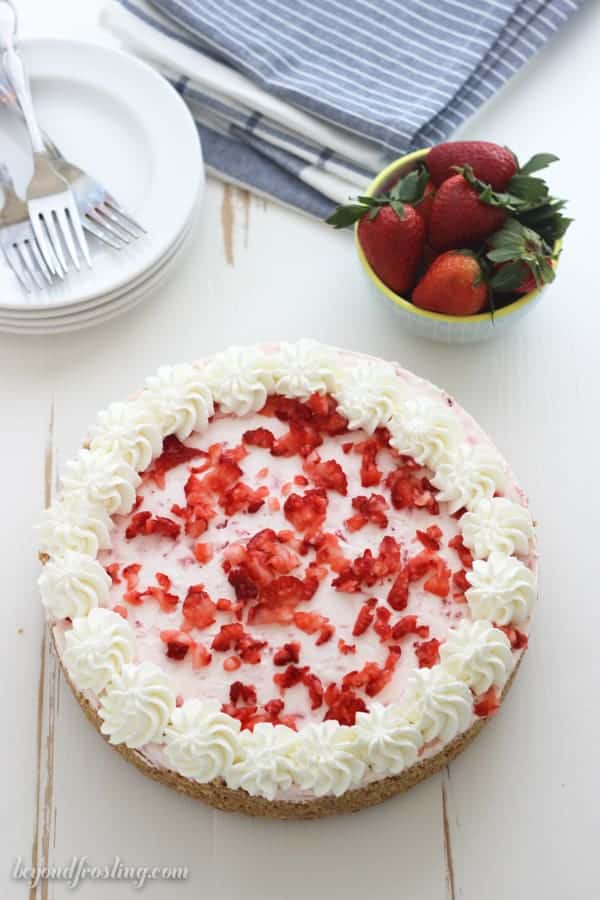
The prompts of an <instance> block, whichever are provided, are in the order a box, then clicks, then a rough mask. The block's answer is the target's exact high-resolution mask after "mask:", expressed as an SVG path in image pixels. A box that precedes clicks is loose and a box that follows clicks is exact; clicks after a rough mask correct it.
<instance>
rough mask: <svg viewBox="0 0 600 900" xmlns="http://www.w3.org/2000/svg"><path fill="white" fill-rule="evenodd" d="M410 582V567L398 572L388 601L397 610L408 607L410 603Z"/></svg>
mask: <svg viewBox="0 0 600 900" xmlns="http://www.w3.org/2000/svg"><path fill="white" fill-rule="evenodd" d="M408 582H409V575H408V569H407V568H406V567H405V568H403V569H401V570H400V572H398V574H397V576H396V580H395V581H394V583H393V585H392V587H391V588H390V592H389V594H388V595H387V602H388V603H389V604H390V606H391V607H392V609H395V610H396V612H400V611H401V610H403V609H406V607H407V605H408Z"/></svg>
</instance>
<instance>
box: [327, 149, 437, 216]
mask: <svg viewBox="0 0 600 900" xmlns="http://www.w3.org/2000/svg"><path fill="white" fill-rule="evenodd" d="M428 181H429V173H428V171H427V169H426V168H425V166H424V165H423V164H422V163H419V165H418V166H417V167H416V168H415V169H413V170H412V171H410V172H409V173H408V174H407V175H405V176H404V177H403V178H399V179H398V181H397V182H396V183H395V184H394V185H393V187H392V188H390V190H389V191H387V192H386V193H385V194H381V195H380V196H378V197H368V196H361V197H357V198H356V199H357V202H356V203H349V204H347V205H346V206H338V208H337V209H336V210H335V211H334V212H333V213H332V214H331V215H330V216H329V218H328V219H325V221H326V223H327V224H328V225H333V227H334V228H347V227H348V226H349V225H354V223H355V222H358V220H359V219H362V217H363V216H366V215H368V216H369V218H370V219H374V218H375V217H376V216H377V213H378V212H379V210H380V209H381V208H382V207H383V206H391V207H392V209H393V210H394V212H395V213H396V215H397V216H398V218H399V219H403V218H404V203H410V204H411V206H415V205H417V204H418V203H420V202H421V200H422V199H423V196H424V193H425V186H426V185H427V182H428Z"/></svg>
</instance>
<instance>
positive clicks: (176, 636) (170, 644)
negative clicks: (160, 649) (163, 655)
mask: <svg viewBox="0 0 600 900" xmlns="http://www.w3.org/2000/svg"><path fill="white" fill-rule="evenodd" d="M160 639H161V641H163V642H164V643H165V644H166V645H167V656H168V657H169V659H184V657H185V656H186V655H187V652H188V650H189V649H190V647H192V646H193V643H194V642H193V640H192V639H191V637H190V636H189V634H186V633H185V631H161V632H160Z"/></svg>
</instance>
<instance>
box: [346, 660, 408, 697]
mask: <svg viewBox="0 0 600 900" xmlns="http://www.w3.org/2000/svg"><path fill="white" fill-rule="evenodd" d="M399 657H400V651H399V650H398V649H394V650H390V652H389V653H388V657H387V659H386V661H385V664H384V665H383V667H382V666H380V665H379V664H378V663H376V662H367V663H365V665H364V666H363V667H362V669H361V670H360V671H354V672H348V673H347V674H346V675H344V678H343V680H342V690H348V689H356V688H362V689H363V690H364V691H365V693H366V694H367V695H368V696H369V697H375V696H376V695H377V694H379V693H380V691H382V690H383V688H384V687H385V686H386V685H387V684H389V682H390V681H391V679H392V675H393V674H394V669H395V668H396V663H397V662H398V659H399Z"/></svg>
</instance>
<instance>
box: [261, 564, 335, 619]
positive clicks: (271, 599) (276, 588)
mask: <svg viewBox="0 0 600 900" xmlns="http://www.w3.org/2000/svg"><path fill="white" fill-rule="evenodd" d="M315 581H316V579H312V578H310V577H309V578H307V579H305V580H304V581H301V580H300V579H299V578H296V577H295V576H294V575H280V576H279V578H275V579H274V580H273V581H271V583H270V584H268V585H266V586H265V587H264V588H263V589H262V591H261V595H260V603H259V604H258V605H257V606H254V607H252V609H251V610H250V612H249V614H248V621H249V622H254V623H260V624H267V623H271V622H273V623H289V622H292V621H293V619H294V610H295V607H296V606H298V604H299V603H305V602H307V601H308V600H310V598H311V597H312V595H313V594H314V592H315V590H316V587H317V586H318V582H317V583H316V584H315Z"/></svg>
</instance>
